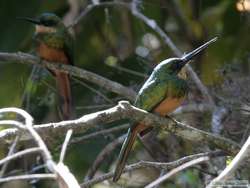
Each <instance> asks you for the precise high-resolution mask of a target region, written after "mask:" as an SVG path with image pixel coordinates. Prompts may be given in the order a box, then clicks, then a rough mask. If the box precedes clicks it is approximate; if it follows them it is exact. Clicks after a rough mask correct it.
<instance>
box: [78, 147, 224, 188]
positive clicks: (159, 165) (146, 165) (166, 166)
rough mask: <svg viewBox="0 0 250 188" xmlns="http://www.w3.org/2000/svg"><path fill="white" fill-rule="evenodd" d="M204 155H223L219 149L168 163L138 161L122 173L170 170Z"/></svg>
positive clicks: (108, 174) (105, 175) (93, 180)
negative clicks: (141, 170)
mask: <svg viewBox="0 0 250 188" xmlns="http://www.w3.org/2000/svg"><path fill="white" fill-rule="evenodd" d="M206 156H209V157H210V158H212V157H219V156H223V153H221V151H213V152H206V153H199V154H194V155H190V156H186V157H183V158H181V159H178V160H176V161H173V162H168V163H159V162H149V161H140V162H138V163H134V164H131V165H128V166H126V167H125V168H124V170H123V173H126V172H132V171H134V170H137V169H140V168H156V169H159V170H170V169H173V168H176V167H178V166H180V165H182V164H184V163H186V162H188V161H191V160H194V159H197V158H200V157H206ZM113 175H114V172H109V173H106V174H104V175H102V176H99V177H97V178H94V179H92V180H89V181H85V182H84V183H82V184H81V188H86V187H90V186H92V185H94V184H96V183H99V182H102V181H104V180H106V179H110V178H112V177H113Z"/></svg>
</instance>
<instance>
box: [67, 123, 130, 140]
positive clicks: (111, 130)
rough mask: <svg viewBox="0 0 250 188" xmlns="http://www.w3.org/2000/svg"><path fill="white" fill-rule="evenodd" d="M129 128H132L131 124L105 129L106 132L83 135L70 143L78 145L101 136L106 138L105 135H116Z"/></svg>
mask: <svg viewBox="0 0 250 188" xmlns="http://www.w3.org/2000/svg"><path fill="white" fill-rule="evenodd" d="M129 127H130V124H124V125H121V126H118V127H112V128H110V129H104V130H101V131H97V132H93V133H90V134H87V135H83V136H81V137H76V138H73V139H72V140H71V141H70V142H69V143H70V144H77V143H80V142H83V141H85V140H89V139H91V138H95V137H97V136H100V135H103V136H105V135H107V134H109V133H114V132H117V131H121V130H124V129H128V128H129Z"/></svg>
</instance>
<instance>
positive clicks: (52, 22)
mask: <svg viewBox="0 0 250 188" xmlns="http://www.w3.org/2000/svg"><path fill="white" fill-rule="evenodd" d="M18 19H22V20H25V21H28V22H30V23H33V24H35V25H36V26H37V27H38V28H40V29H41V30H42V29H44V30H46V28H47V31H49V30H48V28H54V29H57V28H60V27H65V26H64V24H63V23H62V20H61V18H59V17H58V16H57V15H56V14H54V13H43V14H41V15H40V16H38V17H37V18H27V17H19V18H18ZM50 31H52V30H50Z"/></svg>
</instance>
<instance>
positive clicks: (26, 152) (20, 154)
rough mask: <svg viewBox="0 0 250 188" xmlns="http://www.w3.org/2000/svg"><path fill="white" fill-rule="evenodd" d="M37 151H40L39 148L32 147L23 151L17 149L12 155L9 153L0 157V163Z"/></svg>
mask: <svg viewBox="0 0 250 188" xmlns="http://www.w3.org/2000/svg"><path fill="white" fill-rule="evenodd" d="M37 152H41V148H38V147H33V148H29V149H25V150H23V151H19V152H17V153H14V154H12V155H9V156H7V157H5V158H3V159H1V160H0V165H3V164H5V163H7V162H9V161H11V160H14V159H16V158H19V157H22V156H24V155H27V154H31V153H37Z"/></svg>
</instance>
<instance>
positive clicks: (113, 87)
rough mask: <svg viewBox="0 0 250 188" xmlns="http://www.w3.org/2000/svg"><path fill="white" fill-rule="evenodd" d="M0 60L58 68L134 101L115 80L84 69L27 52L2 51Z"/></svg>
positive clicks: (130, 91)
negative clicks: (50, 60) (42, 58)
mask: <svg viewBox="0 0 250 188" xmlns="http://www.w3.org/2000/svg"><path fill="white" fill-rule="evenodd" d="M0 61H8V62H18V63H25V64H34V65H38V66H42V67H47V68H49V69H51V70H59V71H61V72H66V73H69V74H70V75H72V76H76V77H79V78H83V79H85V80H87V81H88V82H91V83H94V84H97V85H99V86H101V87H103V88H105V89H107V90H108V91H111V92H114V93H117V94H119V95H121V96H124V97H126V98H127V99H129V100H131V101H134V99H135V96H136V93H135V92H134V91H133V90H132V89H129V88H127V87H125V86H123V85H121V84H119V83H117V82H114V81H111V80H109V79H107V78H104V77H102V76H99V75H97V74H95V73H92V72H89V71H86V70H84V69H82V68H78V67H76V66H70V65H65V64H61V63H55V62H54V63H53V62H48V61H44V60H41V59H40V58H39V57H37V56H34V55H31V54H27V53H22V52H18V53H4V52H0Z"/></svg>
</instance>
